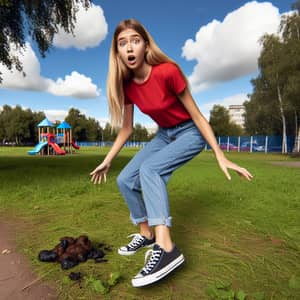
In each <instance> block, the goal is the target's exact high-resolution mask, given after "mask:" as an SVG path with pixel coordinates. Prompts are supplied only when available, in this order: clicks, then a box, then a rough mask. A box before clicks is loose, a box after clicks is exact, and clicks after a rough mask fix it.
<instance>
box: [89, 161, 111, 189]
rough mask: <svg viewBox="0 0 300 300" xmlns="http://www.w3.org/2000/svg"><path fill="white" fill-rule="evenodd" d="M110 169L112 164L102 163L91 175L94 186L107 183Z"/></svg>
mask: <svg viewBox="0 0 300 300" xmlns="http://www.w3.org/2000/svg"><path fill="white" fill-rule="evenodd" d="M109 168H110V163H106V162H102V163H101V164H100V165H99V166H98V167H97V168H96V169H95V170H93V171H92V172H91V173H90V175H91V176H92V178H91V182H93V183H94V184H97V183H98V184H101V183H102V182H103V181H104V182H106V174H107V172H108V170H109Z"/></svg>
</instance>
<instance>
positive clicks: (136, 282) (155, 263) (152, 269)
mask: <svg viewBox="0 0 300 300" xmlns="http://www.w3.org/2000/svg"><path fill="white" fill-rule="evenodd" d="M149 254H151V257H150V259H149V260H148V262H147V263H146V260H147V258H148V256H149ZM183 262H184V256H183V255H182V254H181V252H180V251H179V250H178V249H177V248H176V246H175V245H174V248H173V250H172V251H171V252H166V251H164V249H162V248H160V247H159V245H157V244H155V245H154V247H153V249H152V250H148V251H147V253H146V255H145V266H144V268H143V269H142V270H141V271H140V273H138V274H137V275H136V276H135V277H134V278H133V279H132V281H131V282H132V285H133V286H134V287H140V286H144V285H148V284H151V283H154V282H156V281H158V280H160V279H162V278H163V277H165V276H167V275H168V274H169V273H170V272H172V271H173V270H174V269H176V268H177V267H179V266H180V265H181V264H182V263H183Z"/></svg>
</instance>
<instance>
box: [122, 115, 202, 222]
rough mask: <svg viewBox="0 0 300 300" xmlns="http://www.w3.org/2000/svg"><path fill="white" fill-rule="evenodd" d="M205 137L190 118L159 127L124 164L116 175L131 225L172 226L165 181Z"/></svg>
mask: <svg viewBox="0 0 300 300" xmlns="http://www.w3.org/2000/svg"><path fill="white" fill-rule="evenodd" d="M204 146H205V140H204V138H203V137H202V135H201V134H200V132H199V130H198V128H197V127H196V125H195V124H194V122H193V121H187V122H184V123H181V124H179V125H176V126H174V127H171V128H162V127H159V129H158V131H157V134H156V136H155V137H154V138H153V139H152V140H151V142H149V143H147V144H146V146H145V147H144V148H143V149H142V150H140V151H139V152H138V153H137V154H136V155H135V156H134V157H133V158H132V159H131V161H130V162H129V163H128V164H127V165H126V166H125V168H124V169H123V170H122V171H121V173H120V174H119V176H118V178H117V183H118V187H119V189H120V191H121V193H122V195H123V197H124V199H125V201H126V202H127V205H128V207H129V210H130V217H131V220H132V222H133V223H134V224H138V223H141V222H144V221H148V224H149V225H150V226H154V225H166V226H169V227H170V226H171V225H172V222H171V219H172V218H171V216H170V209H169V201H168V192H167V182H168V180H169V178H170V176H171V175H172V172H173V171H174V170H176V169H177V168H179V167H180V166H181V165H183V164H184V163H186V162H187V161H189V160H190V159H192V158H193V157H195V156H196V155H197V154H198V153H200V152H201V151H202V150H203V148H204Z"/></svg>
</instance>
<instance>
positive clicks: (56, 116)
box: [44, 109, 68, 122]
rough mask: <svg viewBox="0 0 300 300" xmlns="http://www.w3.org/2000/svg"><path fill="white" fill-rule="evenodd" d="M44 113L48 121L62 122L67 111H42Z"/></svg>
mask: <svg viewBox="0 0 300 300" xmlns="http://www.w3.org/2000/svg"><path fill="white" fill-rule="evenodd" d="M44 113H45V115H46V117H47V118H48V119H49V120H50V121H53V122H54V121H61V122H62V121H64V119H65V118H66V116H67V115H68V111H66V110H59V109H58V110H51V109H47V110H44Z"/></svg>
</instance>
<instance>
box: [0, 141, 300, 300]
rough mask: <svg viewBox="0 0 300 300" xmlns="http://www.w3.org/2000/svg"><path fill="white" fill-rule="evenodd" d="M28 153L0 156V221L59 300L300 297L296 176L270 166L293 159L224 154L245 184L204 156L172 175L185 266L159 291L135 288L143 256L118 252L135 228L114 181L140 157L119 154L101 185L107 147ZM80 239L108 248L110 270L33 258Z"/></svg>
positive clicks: (175, 233)
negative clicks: (94, 176)
mask: <svg viewBox="0 0 300 300" xmlns="http://www.w3.org/2000/svg"><path fill="white" fill-rule="evenodd" d="M27 150H28V149H27V148H0V188H1V193H0V217H1V218H4V219H9V220H11V221H12V220H13V221H14V222H16V224H18V226H19V227H20V230H18V234H17V243H18V249H19V250H20V251H22V252H23V253H24V254H25V255H26V256H27V257H28V258H29V259H30V261H31V263H32V266H33V268H34V270H35V272H36V273H37V274H38V276H40V277H42V278H43V280H46V281H50V282H51V283H52V284H54V285H55V287H56V288H57V290H58V293H59V295H60V299H126V300H127V299H157V300H158V299H164V300H165V299H176V300H177V299H178V300H179V299H180V300H181V299H204V300H205V299H234V296H235V299H249V300H251V299H266V300H267V299H278V300H284V299H295V300H296V299H300V218H299V209H300V195H299V194H300V193H299V191H300V189H299V182H300V169H299V168H290V167H285V166H277V165H272V164H271V162H272V161H291V160H295V159H291V158H289V157H287V156H282V155H272V154H267V155H265V154H263V153H253V154H249V153H229V154H228V155H227V156H228V157H229V158H230V159H232V160H233V161H235V162H237V163H239V164H241V165H242V166H244V167H246V168H248V169H249V170H250V171H251V172H252V173H253V174H254V179H253V181H252V182H247V181H246V180H240V179H239V177H238V176H236V175H235V174H232V177H233V178H232V180H231V181H227V180H226V178H225V176H224V175H223V174H222V173H221V171H220V170H219V168H218V166H217V164H216V161H215V159H214V157H213V155H212V153H210V152H205V153H202V154H200V155H198V156H197V157H196V158H195V159H193V160H192V161H190V162H189V163H188V164H186V165H185V166H184V167H182V168H180V169H179V170H177V171H176V172H175V173H174V174H173V176H172V178H171V180H170V183H169V196H170V205H171V212H172V217H173V228H172V237H173V239H174V241H175V242H176V244H177V246H178V247H179V248H180V249H181V250H182V252H183V253H184V255H185V257H186V263H185V264H184V266H182V267H181V268H180V269H179V270H178V271H176V272H174V274H172V275H170V276H169V277H168V278H166V279H164V280H162V281H161V282H160V283H158V284H156V285H152V286H149V287H145V288H133V287H131V283H130V280H131V278H132V277H133V276H134V275H135V274H136V273H137V272H138V271H139V270H140V268H141V266H142V265H143V261H144V252H145V251H143V252H142V251H141V252H140V253H137V254H136V255H135V256H133V257H132V256H131V257H121V256H119V255H118V254H117V248H118V246H120V245H123V244H124V243H125V242H127V239H126V236H127V235H128V234H130V233H134V232H136V230H137V228H136V227H134V226H133V225H132V224H131V223H130V221H129V213H128V210H127V207H126V205H125V203H124V201H123V199H122V197H121V195H120V193H119V192H118V189H117V186H116V177H117V175H118V173H119V171H120V170H121V168H122V167H123V166H124V165H125V164H126V163H127V162H128V160H129V159H130V158H131V157H132V156H133V155H134V153H135V152H136V151H137V150H136V149H128V148H127V149H123V150H122V151H121V153H120V154H119V156H118V157H117V158H116V159H115V161H114V162H113V165H112V168H111V171H110V173H109V175H108V182H107V183H106V184H104V185H101V186H100V185H93V184H91V183H90V181H89V172H90V171H91V170H92V169H93V168H94V167H96V165H97V164H98V163H100V162H101V160H102V159H103V157H104V156H105V154H106V153H107V151H108V148H101V149H100V148H92V147H90V148H89V147H86V148H81V149H80V150H79V151H78V152H77V154H75V155H69V156H65V157H63V156H55V157H39V156H36V157H32V156H29V155H27V154H26V151H27ZM298 160H299V159H298ZM80 234H87V235H88V236H89V238H90V239H91V240H92V241H93V243H94V244H95V245H97V244H98V243H106V244H108V245H111V246H112V248H113V251H111V252H110V251H107V255H106V258H107V259H108V262H106V263H101V264H96V263H95V262H94V261H92V260H88V261H87V262H86V263H82V264H79V265H78V266H76V267H74V268H73V269H70V270H62V269H61V268H60V266H59V264H53V263H41V262H39V261H38V260H37V255H38V252H39V251H40V250H42V249H51V248H53V246H55V245H56V244H57V243H58V242H59V238H60V237H62V236H79V235H80ZM71 271H74V272H79V271H80V272H81V273H83V274H84V278H83V280H82V281H81V283H80V284H79V283H77V282H75V283H74V282H72V281H70V280H69V279H68V274H69V273H70V272H71ZM112 273H113V274H117V273H119V274H120V275H121V278H120V280H119V282H118V283H117V284H116V285H115V286H113V287H111V288H110V290H109V291H108V292H106V293H104V290H103V289H102V288H101V283H103V284H104V285H105V284H106V283H107V281H108V279H109V277H110V274H112ZM245 295H247V296H246V297H245Z"/></svg>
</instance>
